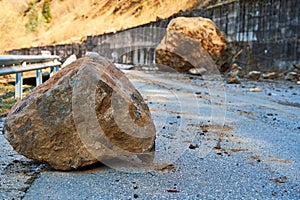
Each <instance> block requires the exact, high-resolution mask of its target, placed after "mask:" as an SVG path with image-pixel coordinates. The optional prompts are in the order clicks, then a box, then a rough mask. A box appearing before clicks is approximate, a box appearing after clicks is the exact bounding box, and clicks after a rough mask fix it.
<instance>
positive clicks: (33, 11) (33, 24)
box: [25, 2, 39, 32]
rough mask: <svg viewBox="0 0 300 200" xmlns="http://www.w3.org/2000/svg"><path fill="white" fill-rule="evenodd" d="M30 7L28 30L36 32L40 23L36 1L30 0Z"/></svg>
mask: <svg viewBox="0 0 300 200" xmlns="http://www.w3.org/2000/svg"><path fill="white" fill-rule="evenodd" d="M29 8H30V9H29V13H28V22H27V23H26V24H25V27H26V30H27V31H28V32H34V31H36V29H37V27H38V25H39V14H38V10H37V6H36V3H35V2H30V4H29Z"/></svg>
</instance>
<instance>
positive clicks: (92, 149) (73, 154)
mask: <svg viewBox="0 0 300 200" xmlns="http://www.w3.org/2000/svg"><path fill="white" fill-rule="evenodd" d="M4 135H5V137H6V139H7V140H8V141H9V142H10V144H11V145H12V146H13V148H14V149H15V150H16V151H17V152H19V153H20V154H22V155H24V156H26V157H28V158H31V159H34V160H37V161H41V162H46V163H49V164H50V165H51V166H52V167H53V168H55V169H59V170H71V169H77V168H80V167H83V166H87V165H91V164H94V163H96V162H98V160H102V159H106V158H111V157H116V156H129V155H132V154H138V155H140V154H143V153H145V154H147V152H152V151H153V150H154V144H155V127H154V124H153V122H152V119H151V116H150V111H149V108H148V106H147V105H146V103H145V102H144V100H143V98H142V96H141V95H140V93H139V92H138V91H137V90H136V89H135V88H134V86H133V85H132V84H131V83H130V81H129V80H128V79H127V77H126V76H125V75H124V73H123V72H121V71H120V70H119V69H117V68H116V67H115V66H114V65H113V64H112V63H110V62H109V61H107V60H106V59H104V58H102V57H85V58H82V59H79V60H77V61H75V62H73V63H71V64H70V65H68V66H66V67H65V68H63V69H62V70H60V71H59V72H58V73H57V74H56V75H55V76H53V77H52V78H51V79H49V80H48V81H47V82H45V83H44V84H42V85H40V86H39V87H36V88H35V89H34V90H33V91H32V92H31V93H30V94H29V95H28V96H26V97H25V98H24V99H22V100H20V101H19V102H18V103H16V104H15V105H14V106H13V108H12V109H11V111H10V112H9V114H8V116H7V118H6V120H5V123H4Z"/></svg>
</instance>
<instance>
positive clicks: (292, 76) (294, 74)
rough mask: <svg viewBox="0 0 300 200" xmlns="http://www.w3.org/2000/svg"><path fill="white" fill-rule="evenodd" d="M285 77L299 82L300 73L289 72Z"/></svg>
mask: <svg viewBox="0 0 300 200" xmlns="http://www.w3.org/2000/svg"><path fill="white" fill-rule="evenodd" d="M284 78H285V80H287V81H293V82H297V81H298V74H297V73H296V72H288V73H287V74H286V76H285V77H284Z"/></svg>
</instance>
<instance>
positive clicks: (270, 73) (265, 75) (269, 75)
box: [262, 72, 278, 79]
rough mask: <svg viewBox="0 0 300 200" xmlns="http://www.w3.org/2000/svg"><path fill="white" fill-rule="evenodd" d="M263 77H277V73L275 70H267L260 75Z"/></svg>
mask: <svg viewBox="0 0 300 200" xmlns="http://www.w3.org/2000/svg"><path fill="white" fill-rule="evenodd" d="M262 77H263V78H264V79H276V78H278V74H277V73H276V72H268V73H264V74H263V75H262Z"/></svg>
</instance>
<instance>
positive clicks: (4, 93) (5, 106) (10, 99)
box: [0, 84, 34, 116]
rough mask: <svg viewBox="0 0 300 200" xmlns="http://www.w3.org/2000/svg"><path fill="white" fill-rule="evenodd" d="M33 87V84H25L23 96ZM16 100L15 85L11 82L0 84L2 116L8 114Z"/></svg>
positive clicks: (0, 110) (0, 113)
mask: <svg viewBox="0 0 300 200" xmlns="http://www.w3.org/2000/svg"><path fill="white" fill-rule="evenodd" d="M33 88H34V86H32V85H23V97H24V96H26V95H27V94H28V93H29V92H30V91H31V90H32V89H33ZM16 102H17V100H16V99H15V86H14V85H10V84H8V85H0V116H3V115H6V114H7V113H8V112H9V110H10V109H11V107H12V106H13V105H14V104H15V103H16Z"/></svg>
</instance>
